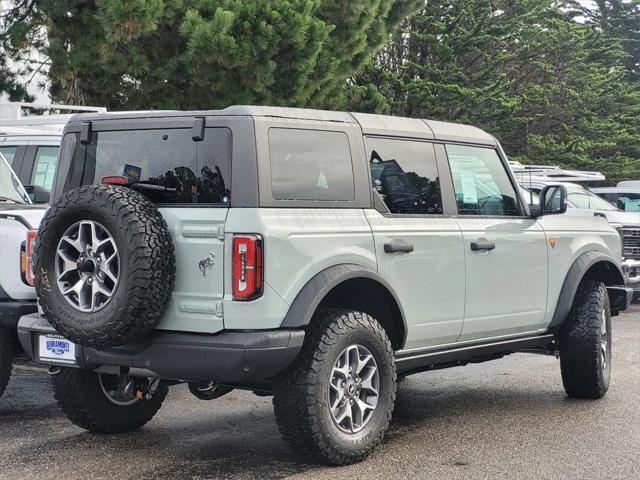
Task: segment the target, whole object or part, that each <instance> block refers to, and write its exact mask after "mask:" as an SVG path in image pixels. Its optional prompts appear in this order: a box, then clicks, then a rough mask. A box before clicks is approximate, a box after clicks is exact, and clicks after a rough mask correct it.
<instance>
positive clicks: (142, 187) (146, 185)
mask: <svg viewBox="0 0 640 480" xmlns="http://www.w3.org/2000/svg"><path fill="white" fill-rule="evenodd" d="M129 186H130V187H131V188H133V189H134V190H143V191H144V190H151V191H154V192H169V193H175V192H177V191H178V189H177V188H170V187H163V186H162V185H154V184H152V183H132V184H131V185H129Z"/></svg>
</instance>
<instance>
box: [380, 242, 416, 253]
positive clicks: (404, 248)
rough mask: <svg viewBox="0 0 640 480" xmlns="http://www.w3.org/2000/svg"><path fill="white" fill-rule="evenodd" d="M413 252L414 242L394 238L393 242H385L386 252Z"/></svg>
mask: <svg viewBox="0 0 640 480" xmlns="http://www.w3.org/2000/svg"><path fill="white" fill-rule="evenodd" d="M397 252H404V253H409V252H413V244H412V243H407V242H405V241H404V240H394V241H393V242H391V243H385V244H384V253H397Z"/></svg>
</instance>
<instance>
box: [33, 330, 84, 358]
mask: <svg viewBox="0 0 640 480" xmlns="http://www.w3.org/2000/svg"><path fill="white" fill-rule="evenodd" d="M38 360H39V361H40V362H42V363H54V364H58V365H77V364H78V362H77V361H76V344H75V343H73V342H70V341H69V340H67V339H66V338H64V337H63V336H62V335H56V334H39V335H38Z"/></svg>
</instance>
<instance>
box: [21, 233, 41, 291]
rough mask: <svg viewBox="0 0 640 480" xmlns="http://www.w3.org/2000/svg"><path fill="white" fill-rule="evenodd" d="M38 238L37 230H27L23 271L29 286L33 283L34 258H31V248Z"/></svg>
mask: <svg viewBox="0 0 640 480" xmlns="http://www.w3.org/2000/svg"><path fill="white" fill-rule="evenodd" d="M37 236H38V231H37V230H29V231H28V232H27V241H26V244H25V252H24V253H25V262H24V263H25V270H24V276H25V278H26V280H27V283H28V284H29V285H31V286H33V284H34V283H35V278H34V276H33V267H34V265H33V264H34V261H35V258H33V247H34V245H35V241H36V237H37Z"/></svg>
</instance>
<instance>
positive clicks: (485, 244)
mask: <svg viewBox="0 0 640 480" xmlns="http://www.w3.org/2000/svg"><path fill="white" fill-rule="evenodd" d="M494 248H496V242H492V241H489V240H487V239H486V238H479V239H477V240H476V241H475V242H471V250H493V249H494Z"/></svg>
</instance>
